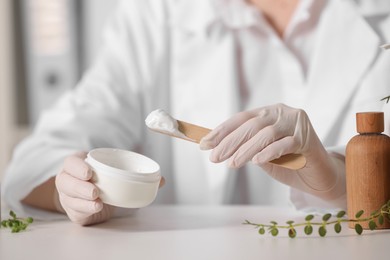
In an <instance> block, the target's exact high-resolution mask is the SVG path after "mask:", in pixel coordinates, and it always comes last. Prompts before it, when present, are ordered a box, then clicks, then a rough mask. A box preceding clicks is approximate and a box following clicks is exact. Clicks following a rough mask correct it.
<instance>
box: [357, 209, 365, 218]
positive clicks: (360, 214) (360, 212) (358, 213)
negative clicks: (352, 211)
mask: <svg viewBox="0 0 390 260" xmlns="http://www.w3.org/2000/svg"><path fill="white" fill-rule="evenodd" d="M363 213H364V210H359V211H358V212H357V213H356V215H355V217H356V218H360V217H361V216H362V215H363Z"/></svg>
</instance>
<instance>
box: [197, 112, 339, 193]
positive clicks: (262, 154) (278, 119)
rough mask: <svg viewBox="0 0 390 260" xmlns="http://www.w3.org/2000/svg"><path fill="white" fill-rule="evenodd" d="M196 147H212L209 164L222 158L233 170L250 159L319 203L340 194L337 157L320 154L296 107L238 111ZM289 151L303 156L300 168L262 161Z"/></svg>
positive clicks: (308, 125)
mask: <svg viewBox="0 0 390 260" xmlns="http://www.w3.org/2000/svg"><path fill="white" fill-rule="evenodd" d="M200 148H201V149H203V150H208V149H213V151H212V152H211V154H210V160H211V161H212V162H215V163H218V162H222V161H225V160H228V165H229V166H230V167H232V168H238V167H241V166H243V165H244V164H246V163H247V162H249V161H252V162H253V163H255V164H257V165H259V166H261V167H262V168H263V169H264V170H265V171H266V172H267V173H268V174H269V175H271V176H272V177H273V178H275V179H276V180H278V181H280V182H282V183H284V184H287V185H289V186H291V187H293V188H296V189H299V190H301V191H304V192H307V193H310V194H312V195H315V196H317V197H319V198H322V199H325V200H333V199H337V198H339V197H340V196H341V195H343V194H344V193H345V167H344V159H343V156H341V155H337V154H329V153H328V152H327V151H326V150H325V148H324V147H323V145H322V143H321V141H320V140H319V138H318V137H317V134H316V133H315V131H314V129H313V127H312V125H311V123H310V120H309V118H308V116H307V114H306V113H305V112H304V111H303V110H301V109H294V108H291V107H288V106H286V105H283V104H276V105H272V106H267V107H263V108H258V109H254V110H251V111H245V112H241V113H238V114H236V115H234V116H233V117H232V118H230V119H228V120H227V121H225V122H224V123H222V124H221V125H219V126H218V127H217V128H215V129H214V130H212V131H211V132H210V133H209V134H208V135H207V136H205V137H204V138H203V139H202V140H201V142H200ZM290 153H296V154H302V155H304V156H305V157H306V161H307V163H306V166H305V167H304V168H302V169H300V170H289V169H286V168H283V167H280V166H277V165H274V164H271V163H268V162H269V161H271V160H273V159H276V158H279V157H280V156H282V155H285V154H290Z"/></svg>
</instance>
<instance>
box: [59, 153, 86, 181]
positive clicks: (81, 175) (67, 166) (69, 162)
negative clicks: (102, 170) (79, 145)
mask: <svg viewBox="0 0 390 260" xmlns="http://www.w3.org/2000/svg"><path fill="white" fill-rule="evenodd" d="M83 154H84V153H79V154H75V155H72V156H69V157H67V158H66V159H65V161H64V166H63V170H64V171H65V172H67V173H68V174H70V175H72V176H73V177H76V178H78V179H80V180H86V181H87V180H90V179H91V178H92V170H91V169H90V168H89V166H88V164H87V163H86V162H85V161H84V158H85V156H83Z"/></svg>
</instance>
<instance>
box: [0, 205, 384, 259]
mask: <svg viewBox="0 0 390 260" xmlns="http://www.w3.org/2000/svg"><path fill="white" fill-rule="evenodd" d="M245 219H248V220H251V221H253V222H261V223H269V221H270V220H276V221H278V222H279V223H284V222H285V221H287V220H290V219H293V220H295V221H296V222H298V221H302V220H303V219H304V215H302V214H299V213H297V212H295V211H293V210H291V209H288V208H270V207H258V206H224V207H220V206H215V207H211V206H210V207H204V206H150V207H147V208H144V209H142V210H139V211H138V212H137V214H135V215H133V216H130V217H125V218H118V219H113V220H110V221H109V222H106V223H103V224H100V225H96V226H92V227H81V226H78V225H76V224H73V223H71V222H70V221H67V220H64V221H55V222H34V223H33V224H32V225H31V226H30V227H29V229H28V231H26V232H22V233H15V234H12V233H10V231H9V230H7V229H1V231H0V259H1V260H18V259H23V260H28V259H34V260H35V259H53V260H61V259H91V260H98V259H107V260H108V259H110V260H116V259H137V260H138V259H169V260H173V259H183V260H184V259H196V260H200V259H213V260H218V259H223V260H229V259H234V260H241V259H242V260H244V259H245V260H246V259H316V260H317V259H327V260H336V259H353V260H357V259H366V260H368V259H369V260H372V259H374V260H375V259H389V258H390V253H389V252H390V251H389V247H390V230H382V231H364V232H363V235H361V236H358V235H356V234H355V232H354V230H350V229H348V228H347V227H346V225H344V226H343V230H342V232H341V233H340V234H335V233H334V232H332V231H329V232H328V235H327V236H326V237H325V238H322V237H319V236H318V235H317V232H315V233H316V234H313V235H312V236H310V237H308V236H306V235H305V234H304V233H303V231H302V230H299V231H298V232H299V233H298V235H297V237H296V238H294V239H291V238H289V237H288V236H287V232H286V231H285V230H281V231H280V234H279V236H278V237H272V236H271V235H269V234H268V235H264V236H260V235H259V234H258V233H257V231H256V230H255V229H254V228H253V227H251V226H247V225H242V224H241V223H242V222H243V221H244V220H245ZM329 228H331V227H329Z"/></svg>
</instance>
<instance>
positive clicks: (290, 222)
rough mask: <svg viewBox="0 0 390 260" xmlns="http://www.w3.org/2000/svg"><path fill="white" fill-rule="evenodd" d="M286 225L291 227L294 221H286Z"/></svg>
mask: <svg viewBox="0 0 390 260" xmlns="http://www.w3.org/2000/svg"><path fill="white" fill-rule="evenodd" d="M286 223H287V224H288V225H292V224H294V221H293V220H289V221H286Z"/></svg>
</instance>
